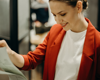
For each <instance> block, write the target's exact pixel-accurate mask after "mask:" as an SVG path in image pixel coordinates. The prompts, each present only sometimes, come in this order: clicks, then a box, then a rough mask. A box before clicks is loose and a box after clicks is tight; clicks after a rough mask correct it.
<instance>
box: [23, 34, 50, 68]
mask: <svg viewBox="0 0 100 80" xmlns="http://www.w3.org/2000/svg"><path fill="white" fill-rule="evenodd" d="M49 34H50V32H49V33H48V34H47V36H46V38H45V39H44V41H43V43H42V44H39V45H38V46H37V47H36V49H35V50H34V51H29V52H28V53H27V55H22V56H23V58H24V66H23V68H21V69H22V70H30V69H34V68H35V67H36V66H37V65H38V64H40V63H42V62H43V61H44V58H45V54H46V48H47V43H48V39H49Z"/></svg>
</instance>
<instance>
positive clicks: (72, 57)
mask: <svg viewBox="0 0 100 80" xmlns="http://www.w3.org/2000/svg"><path fill="white" fill-rule="evenodd" d="M49 4H50V8H51V12H52V14H53V15H54V17H55V20H56V22H57V24H55V25H54V26H52V28H51V30H50V31H49V33H48V35H47V36H46V38H45V39H44V41H43V43H42V44H40V45H39V46H38V47H37V48H36V49H35V50H34V51H33V52H31V51H30V52H28V54H27V55H19V54H17V53H16V52H14V51H12V50H11V49H10V48H9V46H8V45H7V43H6V42H5V41H4V40H2V41H0V46H1V47H6V48H7V52H8V54H9V57H10V59H11V61H12V62H13V64H14V65H16V66H17V67H19V68H21V69H23V70H30V69H33V68H35V67H36V66H37V65H38V64H39V63H41V62H43V61H45V64H44V75H43V80H100V64H99V62H100V36H99V35H100V33H99V32H98V31H97V30H96V29H95V27H94V26H93V25H92V24H91V22H90V21H89V20H88V19H87V18H84V16H83V14H82V12H83V10H84V9H86V8H87V6H88V5H87V0H49Z"/></svg>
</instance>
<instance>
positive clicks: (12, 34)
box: [0, 0, 100, 80]
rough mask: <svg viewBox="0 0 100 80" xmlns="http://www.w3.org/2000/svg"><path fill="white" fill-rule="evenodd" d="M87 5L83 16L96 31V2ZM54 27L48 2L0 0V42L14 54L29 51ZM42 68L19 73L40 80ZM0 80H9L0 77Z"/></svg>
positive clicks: (99, 16) (99, 10) (99, 4)
mask: <svg viewBox="0 0 100 80" xmlns="http://www.w3.org/2000/svg"><path fill="white" fill-rule="evenodd" d="M88 2H89V7H88V9H87V10H86V11H85V12H84V15H85V17H87V18H88V19H90V21H91V22H92V24H93V25H94V26H95V27H96V29H97V30H98V31H100V22H99V21H100V0H88ZM55 23H56V22H55V20H54V18H53V15H52V14H51V13H50V8H49V3H48V0H0V40H2V39H5V40H6V41H7V43H8V45H9V46H10V47H11V49H12V50H14V51H16V52H17V53H18V54H27V52H28V51H33V50H34V49H35V48H36V46H37V45H38V44H40V43H41V42H42V41H43V40H44V38H45V36H46V35H47V33H48V31H49V30H50V28H51V27H52V25H54V24H55ZM0 53H3V52H0ZM43 65H44V63H42V64H40V65H38V66H37V67H36V69H34V70H30V71H22V72H23V74H24V75H25V76H26V77H27V79H28V80H42V76H43ZM0 80H9V79H8V76H7V75H0Z"/></svg>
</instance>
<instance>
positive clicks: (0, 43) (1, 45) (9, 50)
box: [0, 40, 12, 54]
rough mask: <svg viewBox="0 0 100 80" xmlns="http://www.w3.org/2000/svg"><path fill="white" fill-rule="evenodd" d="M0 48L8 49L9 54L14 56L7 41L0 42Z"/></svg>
mask: <svg viewBox="0 0 100 80" xmlns="http://www.w3.org/2000/svg"><path fill="white" fill-rule="evenodd" d="M0 47H6V50H7V53H8V54H12V50H11V49H10V47H9V46H8V44H7V42H6V41H5V40H0Z"/></svg>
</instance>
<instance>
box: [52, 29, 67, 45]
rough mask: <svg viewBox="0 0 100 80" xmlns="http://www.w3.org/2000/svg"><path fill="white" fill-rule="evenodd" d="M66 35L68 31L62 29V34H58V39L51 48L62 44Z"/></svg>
mask: <svg viewBox="0 0 100 80" xmlns="http://www.w3.org/2000/svg"><path fill="white" fill-rule="evenodd" d="M65 33H66V31H65V30H64V29H63V28H62V29H61V31H60V33H59V34H58V36H57V38H56V39H55V40H54V42H53V44H52V45H51V47H53V46H55V45H58V44H61V42H62V40H63V37H64V35H65Z"/></svg>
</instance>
